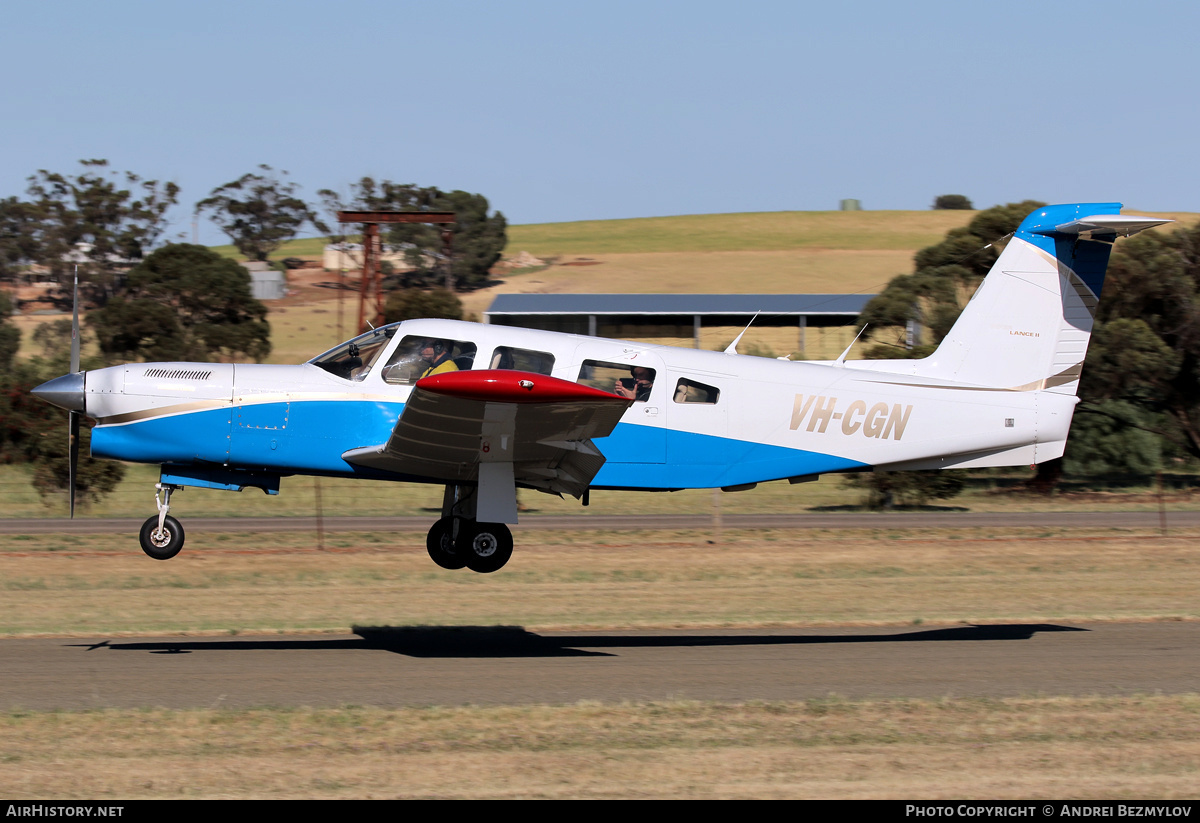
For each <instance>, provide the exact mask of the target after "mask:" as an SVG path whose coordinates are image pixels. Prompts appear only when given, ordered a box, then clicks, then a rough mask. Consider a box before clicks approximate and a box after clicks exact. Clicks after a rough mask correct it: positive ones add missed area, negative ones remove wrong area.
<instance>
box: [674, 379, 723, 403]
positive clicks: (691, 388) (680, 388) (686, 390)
mask: <svg viewBox="0 0 1200 823" xmlns="http://www.w3.org/2000/svg"><path fill="white" fill-rule="evenodd" d="M720 396H721V390H720V389H718V388H717V387H716V386H709V385H706V384H704V383H697V382H696V381H695V380H687V379H684V378H680V380H679V382H678V383H676V384H675V395H674V398H673V399H674V400H675V402H676V403H706V404H708V405H710V406H711V405H713V404H715V403H716V402H717V398H718V397H720Z"/></svg>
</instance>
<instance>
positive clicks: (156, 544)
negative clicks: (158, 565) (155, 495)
mask: <svg viewBox="0 0 1200 823" xmlns="http://www.w3.org/2000/svg"><path fill="white" fill-rule="evenodd" d="M139 539H140V540H141V543H142V551H144V552H145V553H146V554H148V555H150V556H151V557H153V558H154V559H155V560H170V559H171V558H172V557H174V556H175V555H177V554H179V550H180V549H182V548H183V526H181V525H180V524H179V521H178V520H176V519H175V518H174V517H171V516H170V515H167V517H166V519H165V520H164V521H163V527H162V531H159V528H158V515H157V514H156V515H154V516H153V517H151V518H150V519H149V520H147V521H146V522H145V523H143V524H142V532H141V535H139Z"/></svg>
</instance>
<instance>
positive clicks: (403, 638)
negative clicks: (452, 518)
mask: <svg viewBox="0 0 1200 823" xmlns="http://www.w3.org/2000/svg"><path fill="white" fill-rule="evenodd" d="M353 631H354V633H355V634H356V635H358V636H357V637H356V638H339V639H321V638H313V639H311V640H307V639H296V638H278V639H276V638H267V637H246V638H239V639H228V640H226V639H222V640H166V641H161V640H160V641H146V642H130V643H126V642H117V643H112V642H110V641H107V640H106V641H104V642H102V643H94V644H71V645H74V646H80V647H82V648H86V649H88V650H89V651H90V650H96V649H111V650H115V651H144V652H149V653H151V654H190V653H192V652H204V651H290V650H296V651H318V650H321V649H329V650H339V651H345V650H348V649H363V650H377V651H387V652H392V653H394V654H402V655H405V656H408V657H429V658H432V657H610V656H614V655H616V654H619V653H618V652H615V651H595V650H596V649H622V648H625V649H629V648H653V647H659V648H682V647H689V646H789V645H807V644H816V643H913V642H941V641H980V640H1029V639H1031V638H1032V637H1033V636H1034V635H1036V634H1040V633H1044V632H1083V631H1089V630H1088V629H1080V628H1076V627H1072V626H1055V625H1052V624H1045V623H1042V624H1012V625H987V626H956V627H954V628H944V629H926V630H923V631H913V632H896V633H892V634H879V633H872V634H770V635H750V634H682V633H681V634H669V635H663V634H658V635H654V634H650V635H643V634H632V633H631V634H603V633H596V634H577V635H550V636H546V635H540V634H537V633H536V632H531V631H527V630H526V629H524V628H522V627H521V626H355V627H354V629H353Z"/></svg>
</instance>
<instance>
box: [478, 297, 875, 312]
mask: <svg viewBox="0 0 1200 823" xmlns="http://www.w3.org/2000/svg"><path fill="white" fill-rule="evenodd" d="M874 296H875V295H873V294H498V295H496V299H495V300H493V301H492V305H491V306H489V307H488V309H487V310H486V311H485V312H484V314H485V315H489V316H507V315H531V314H554V315H623V316H630V315H639V314H645V315H654V316H656V317H663V316H670V315H681V316H689V317H690V316H693V315H697V314H700V315H727V316H728V315H745V316H747V317H750V316H753V315H754V314H755V313H758V312H761V313H763V314H770V315H796V316H799V315H807V316H810V317H812V316H820V315H836V316H843V317H848V316H857V315H858V314H860V313H861V312H862V310H863V307H864V306H866V305H867V301H868V300H870V299H871V298H872V297H874Z"/></svg>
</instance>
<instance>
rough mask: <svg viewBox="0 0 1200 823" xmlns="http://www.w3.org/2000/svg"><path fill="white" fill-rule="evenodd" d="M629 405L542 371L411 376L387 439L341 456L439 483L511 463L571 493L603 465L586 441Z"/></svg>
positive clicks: (548, 486) (520, 479)
mask: <svg viewBox="0 0 1200 823" xmlns="http://www.w3.org/2000/svg"><path fill="white" fill-rule="evenodd" d="M632 402H633V401H632V400H628V399H626V398H624V397H620V396H618V395H615V394H609V393H608V392H603V391H599V390H598V389H593V388H591V387H589V386H584V385H581V384H578V383H571V382H569V381H566V380H560V379H558V378H555V377H550V376H548V375H544V374H531V373H529V372H519V371H508V370H479V371H461V372H448V373H445V374H438V375H433V376H430V377H426V378H424V379H423V380H420V381H419V382H418V383H417V385H416V388H415V389H414V390H413V393H412V395H411V396H410V397H409V400H408V403H407V404H406V405H405V407H404V412H403V413H402V414H401V415H400V419H399V420H398V421H397V422H396V426H395V428H394V429H393V430H392V435H391V437H390V438H388V441H387V443H385V444H383V445H381V446H371V447H367V448H362V449H354V450H352V451H348V452H346V453H345V454H343V455H342V457H343V459H345V460H346V461H347V462H349V463H353V464H356V465H361V466H369V467H371V468H376V469H382V470H384V471H389V472H395V473H398V474H405V475H411V476H419V477H429V478H433V479H436V480H442V481H446V482H477V481H478V479H479V464H480V463H511V464H512V465H513V475H514V479H515V482H517V483H519V484H522V485H527V486H532V487H534V488H539V489H544V490H546V491H551V492H559V493H566V494H571V495H573V496H575V497H579V496H580V495H582V494H583V493H584V491H586V490H587V487H588V484H589V483H590V482H591V480H592V478H593V477H595V476H596V473H597V472H599V471H600V468H601V467H602V466H603V465H604V455H603V453H602V452H601V451H600V449H599V448H597V447H596V445H595V444H594V443H592V439H593V438H601V437H607V436H608V435H609V434H611V433H612V430H613V429H614V428H615V427H616V425H617V422H618V421H620V419H621V415H622V414H624V413H625V410H626V409H627V408H629V406H630V405H631V404H632Z"/></svg>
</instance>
